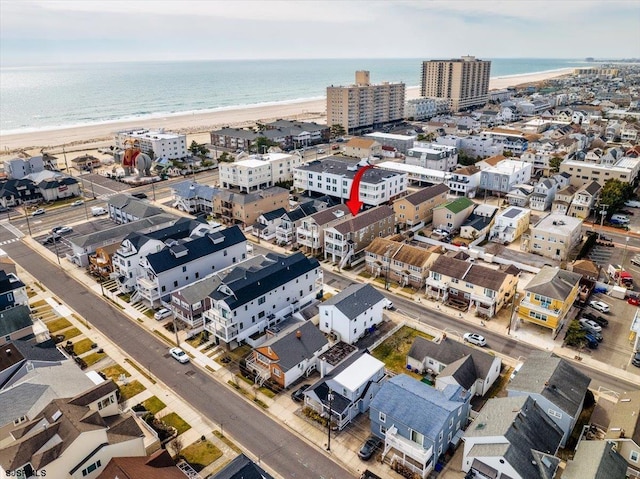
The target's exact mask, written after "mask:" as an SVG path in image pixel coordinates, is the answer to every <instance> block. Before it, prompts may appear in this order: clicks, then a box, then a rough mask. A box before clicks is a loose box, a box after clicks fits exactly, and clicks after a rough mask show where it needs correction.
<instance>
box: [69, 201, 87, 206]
mask: <svg viewBox="0 0 640 479" xmlns="http://www.w3.org/2000/svg"><path fill="white" fill-rule="evenodd" d="M83 203H84V200H76V201H74V202H73V203H71V206H80V205H81V204H83Z"/></svg>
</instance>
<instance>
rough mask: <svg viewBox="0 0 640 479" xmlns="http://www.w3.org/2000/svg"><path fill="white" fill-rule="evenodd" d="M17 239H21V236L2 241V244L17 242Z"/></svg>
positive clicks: (0, 243) (0, 242)
mask: <svg viewBox="0 0 640 479" xmlns="http://www.w3.org/2000/svg"><path fill="white" fill-rule="evenodd" d="M16 241H20V238H11V239H10V240H5V241H0V246H3V245H6V244H11V243H15V242H16Z"/></svg>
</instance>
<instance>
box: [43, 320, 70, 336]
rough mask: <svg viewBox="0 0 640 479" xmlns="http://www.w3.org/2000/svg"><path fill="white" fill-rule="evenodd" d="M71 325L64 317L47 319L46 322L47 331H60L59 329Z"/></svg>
mask: <svg viewBox="0 0 640 479" xmlns="http://www.w3.org/2000/svg"><path fill="white" fill-rule="evenodd" d="M69 326H71V323H70V322H69V321H68V320H67V319H65V318H59V319H54V320H53V321H49V322H48V323H47V328H49V332H51V333H55V332H56V331H60V330H61V329H64V328H68V327H69Z"/></svg>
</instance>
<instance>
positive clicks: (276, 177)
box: [219, 152, 302, 193]
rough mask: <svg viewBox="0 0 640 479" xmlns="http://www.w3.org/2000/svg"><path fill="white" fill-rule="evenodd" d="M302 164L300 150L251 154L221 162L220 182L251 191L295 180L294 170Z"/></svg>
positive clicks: (242, 190) (227, 185)
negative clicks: (239, 158) (237, 159)
mask: <svg viewBox="0 0 640 479" xmlns="http://www.w3.org/2000/svg"><path fill="white" fill-rule="evenodd" d="M301 164H302V156H301V155H300V153H298V152H294V153H292V154H287V153H267V154H264V155H251V156H250V157H248V158H246V159H245V158H243V159H241V160H239V161H235V162H233V163H220V166H219V174H220V184H221V185H222V187H223V188H238V189H239V190H240V191H241V192H245V193H250V192H254V191H258V190H262V189H264V188H269V187H271V186H274V185H276V184H277V183H280V182H286V181H291V180H293V170H294V168H297V167H298V166H300V165H301Z"/></svg>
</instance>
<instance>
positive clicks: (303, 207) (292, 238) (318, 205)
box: [276, 201, 328, 245]
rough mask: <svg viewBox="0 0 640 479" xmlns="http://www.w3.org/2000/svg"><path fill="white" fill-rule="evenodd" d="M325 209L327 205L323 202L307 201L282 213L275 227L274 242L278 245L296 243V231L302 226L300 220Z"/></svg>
mask: <svg viewBox="0 0 640 479" xmlns="http://www.w3.org/2000/svg"><path fill="white" fill-rule="evenodd" d="M327 207H328V205H327V203H324V202H320V201H307V202H306V203H302V204H300V205H298V207H297V208H295V209H293V210H291V211H288V212H286V213H284V214H283V215H282V217H281V218H280V224H279V225H278V226H276V242H277V243H278V244H280V245H288V244H293V243H296V242H297V238H296V230H297V229H298V227H299V226H300V225H301V224H302V220H303V219H304V218H306V217H307V216H310V215H312V214H314V213H317V212H318V211H319V210H323V209H326V208H327Z"/></svg>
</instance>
